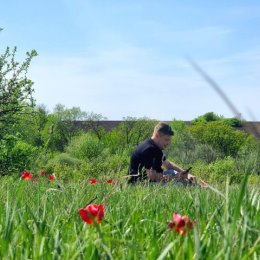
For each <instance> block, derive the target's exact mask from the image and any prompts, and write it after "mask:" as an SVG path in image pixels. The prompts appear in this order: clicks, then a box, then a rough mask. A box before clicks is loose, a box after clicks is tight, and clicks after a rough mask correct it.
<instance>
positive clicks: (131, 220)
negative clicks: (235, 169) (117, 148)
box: [0, 177, 260, 260]
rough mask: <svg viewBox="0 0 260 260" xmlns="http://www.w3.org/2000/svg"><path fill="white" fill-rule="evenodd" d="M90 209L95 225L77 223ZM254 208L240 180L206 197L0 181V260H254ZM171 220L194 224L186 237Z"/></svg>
mask: <svg viewBox="0 0 260 260" xmlns="http://www.w3.org/2000/svg"><path fill="white" fill-rule="evenodd" d="M58 185H59V188H57V187H58ZM89 202H92V203H96V204H104V206H105V216H104V218H103V220H102V222H101V223H100V224H93V225H88V224H87V223H85V222H84V221H82V219H81V218H80V215H79V212H78V210H79V209H80V208H82V207H85V206H86V205H87V204H88V203H89ZM259 208H260V201H259V187H257V186H254V185H250V186H248V185H247V177H245V178H244V179H243V181H242V183H241V184H240V185H231V186H230V185H229V183H228V181H227V182H226V183H222V184H219V185H218V186H217V187H216V186H215V187H214V188H213V187H209V188H206V189H205V188H199V187H179V186H173V185H172V184H170V183H169V184H168V185H160V184H156V185H152V184H145V183H144V184H142V185H135V186H129V185H127V184H126V183H125V180H123V179H117V180H116V179H114V182H113V185H109V184H108V183H106V182H104V183H100V182H98V183H97V184H95V185H91V184H90V183H89V181H88V180H85V181H80V182H75V183H63V182H59V180H55V181H52V182H51V181H49V180H48V179H44V178H39V182H38V183H34V182H32V181H24V180H21V179H17V178H9V177H3V178H1V182H0V259H1V260H12V259H19V260H22V259H26V260H29V259H37V260H40V259H42V260H48V259H62V260H66V259H68V260H73V259H82V260H83V259H187V260H188V259H216V260H217V259H227V260H230V259H234V260H237V259H243V260H246V259H250V260H251V259H254V260H258V259H259V256H260V211H259ZM173 212H178V213H179V214H181V215H186V216H188V217H189V218H190V219H191V220H193V221H196V224H194V226H193V229H192V230H191V231H190V232H188V233H187V234H186V235H180V234H178V233H177V232H176V231H175V230H172V229H169V228H168V225H167V222H169V221H171V220H172V215H173Z"/></svg>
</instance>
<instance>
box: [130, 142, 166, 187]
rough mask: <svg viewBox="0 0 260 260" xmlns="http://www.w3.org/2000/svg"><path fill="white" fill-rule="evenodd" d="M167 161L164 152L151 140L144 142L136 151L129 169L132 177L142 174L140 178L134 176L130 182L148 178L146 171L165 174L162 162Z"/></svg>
mask: <svg viewBox="0 0 260 260" xmlns="http://www.w3.org/2000/svg"><path fill="white" fill-rule="evenodd" d="M164 160H166V157H165V156H164V154H163V152H162V150H161V149H160V148H159V147H158V146H157V145H156V144H155V142H154V141H153V140H152V139H151V138H150V139H147V140H145V141H144V142H142V143H141V144H139V145H138V146H137V148H136V149H135V150H134V152H133V154H132V156H131V160H130V167H129V174H130V175H137V174H140V176H139V177H135V176H132V177H131V178H130V180H129V182H131V183H132V182H135V181H137V180H142V179H145V178H146V174H145V170H146V169H153V170H156V172H163V169H162V162H163V161H164Z"/></svg>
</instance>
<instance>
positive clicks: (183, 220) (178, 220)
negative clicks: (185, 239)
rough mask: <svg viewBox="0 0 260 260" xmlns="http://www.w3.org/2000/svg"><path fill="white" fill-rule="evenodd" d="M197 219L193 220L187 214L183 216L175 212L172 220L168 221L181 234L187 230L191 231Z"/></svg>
mask: <svg viewBox="0 0 260 260" xmlns="http://www.w3.org/2000/svg"><path fill="white" fill-rule="evenodd" d="M194 224H195V221H191V220H190V219H189V217H187V216H181V215H180V214H178V213H176V212H174V213H173V220H172V222H169V223H168V227H169V228H170V229H175V230H176V232H177V233H178V234H180V235H185V234H186V233H187V231H191V230H192V228H193V225H194Z"/></svg>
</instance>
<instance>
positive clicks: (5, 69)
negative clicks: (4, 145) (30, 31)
mask: <svg viewBox="0 0 260 260" xmlns="http://www.w3.org/2000/svg"><path fill="white" fill-rule="evenodd" d="M16 51H17V49H16V47H15V48H14V49H13V51H10V48H9V47H7V48H6V51H5V53H4V54H2V55H1V56H0V138H3V136H4V135H5V134H6V133H7V131H8V127H10V126H11V125H13V124H14V123H16V122H18V121H19V119H20V116H21V115H23V114H27V113H28V110H26V108H28V107H33V106H34V99H33V97H32V93H33V91H34V90H33V82H32V81H31V80H30V79H28V78H27V72H28V69H29V66H30V63H31V61H32V59H33V57H35V56H37V52H36V51H35V50H32V51H31V52H27V53H26V59H25V61H23V62H22V63H19V62H17V61H16V60H15V55H16Z"/></svg>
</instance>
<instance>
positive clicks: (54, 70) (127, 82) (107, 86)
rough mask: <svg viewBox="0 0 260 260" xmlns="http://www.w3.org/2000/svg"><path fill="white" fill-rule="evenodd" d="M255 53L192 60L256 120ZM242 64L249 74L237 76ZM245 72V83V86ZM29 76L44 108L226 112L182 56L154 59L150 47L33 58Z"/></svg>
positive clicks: (157, 114)
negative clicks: (62, 106)
mask: <svg viewBox="0 0 260 260" xmlns="http://www.w3.org/2000/svg"><path fill="white" fill-rule="evenodd" d="M258 51H259V50H258V49H256V50H254V51H248V52H243V53H237V54H236V55H232V56H231V57H226V58H221V59H215V60H203V61H199V60H198V62H201V63H200V64H201V65H202V66H203V67H204V69H205V70H207V71H208V72H209V73H211V75H212V77H213V78H215V80H216V81H217V82H219V83H220V85H222V86H223V88H224V91H226V93H227V94H228V95H230V96H231V99H232V100H233V102H234V103H235V104H237V105H238V107H241V110H242V113H245V109H246V107H251V109H252V110H253V111H256V113H255V116H256V117H257V118H260V114H259V112H258V111H260V109H259V104H258V103H259V102H258V101H257V100H259V94H258V86H259V85H258V82H259V76H258V74H256V72H257V69H258V66H259V65H258V60H257V59H253V56H255V55H256V54H259V52H258ZM149 57H153V58H149ZM245 62H247V65H250V68H251V69H252V71H251V74H250V75H246V74H243V71H241V69H243V67H242V66H240V67H236V66H235V64H236V63H239V64H244V63H245ZM166 64H167V66H169V67H170V69H169V70H168V73H165V70H164V69H162V73H160V67H163V68H165V66H166ZM241 67H242V68H241ZM155 68H156V71H155ZM179 71H182V72H181V73H178V72H179ZM247 72H248V69H247ZM248 76H250V77H251V81H250V84H246V83H247V79H248ZM31 77H32V79H33V80H34V81H35V89H36V98H37V100H38V102H39V103H44V104H46V105H47V106H48V107H49V108H53V106H54V105H55V104H57V103H63V104H65V105H66V106H69V107H70V106H80V107H81V108H82V109H83V110H85V111H94V112H96V113H102V114H103V115H104V116H106V117H108V118H109V119H121V118H122V117H124V116H128V115H130V116H148V117H151V118H158V119H162V120H166V119H172V118H179V119H192V118H194V117H196V116H197V115H199V114H203V113H205V112H207V111H215V112H216V113H219V114H224V115H227V116H232V114H231V113H230V112H229V111H228V109H227V108H226V107H225V104H224V103H223V102H222V100H221V99H219V98H218V97H217V96H216V95H215V93H214V92H213V91H212V90H211V89H210V88H209V87H208V86H207V83H205V82H204V81H203V80H202V79H201V78H200V77H199V75H197V74H196V73H195V72H194V71H193V70H192V68H191V67H189V65H188V63H187V62H186V61H185V59H184V58H183V59H180V58H178V59H176V60H175V61H174V62H173V61H172V59H171V58H169V59H167V58H164V59H163V58H161V59H159V60H156V59H154V55H153V51H152V50H143V49H142V48H140V49H139V48H126V49H115V50H112V49H109V50H105V51H103V52H100V53H98V52H97V53H96V55H93V54H92V55H86V56H84V57H63V58H61V57H57V58H55V57H51V58H50V57H41V58H40V57H39V59H38V61H37V62H35V63H34V65H33V67H32V70H31ZM229 77H232V78H229Z"/></svg>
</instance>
